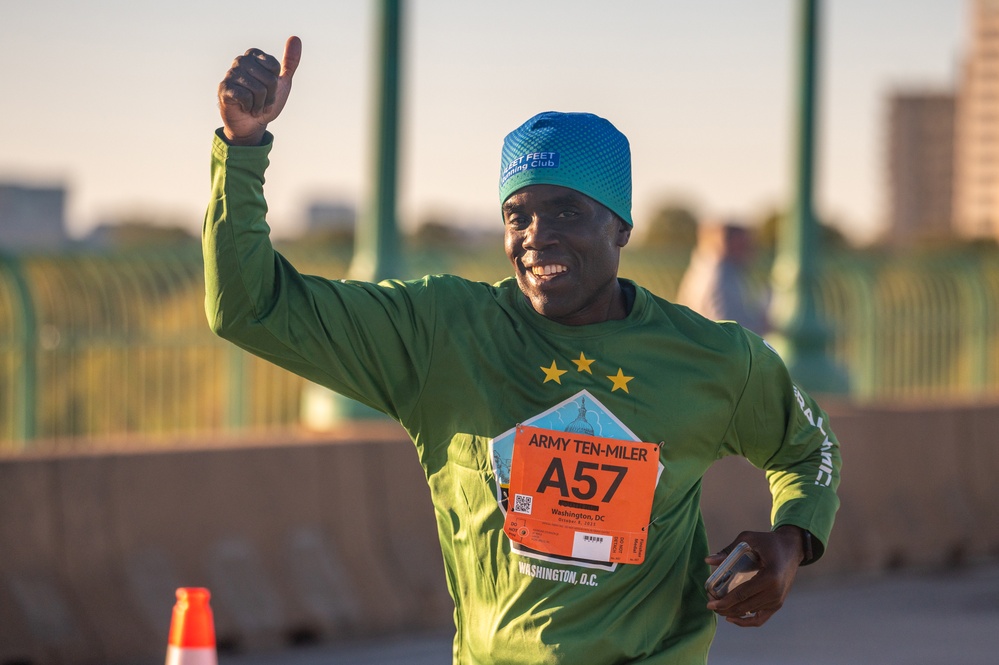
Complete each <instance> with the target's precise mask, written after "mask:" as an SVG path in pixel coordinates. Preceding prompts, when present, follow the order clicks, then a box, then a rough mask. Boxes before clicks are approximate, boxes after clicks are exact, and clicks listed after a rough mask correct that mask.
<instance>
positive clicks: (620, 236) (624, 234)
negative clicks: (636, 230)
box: [617, 218, 631, 247]
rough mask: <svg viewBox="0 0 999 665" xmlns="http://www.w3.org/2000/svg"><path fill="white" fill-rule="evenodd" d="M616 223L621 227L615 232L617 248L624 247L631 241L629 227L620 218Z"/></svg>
mask: <svg viewBox="0 0 999 665" xmlns="http://www.w3.org/2000/svg"><path fill="white" fill-rule="evenodd" d="M617 221H618V224H620V225H621V226H620V227H619V228H618V230H617V246H618V247H624V246H625V245H627V244H628V241H629V240H631V226H629V225H628V223H627V222H625V221H624V220H623V219H621V218H618V220H617Z"/></svg>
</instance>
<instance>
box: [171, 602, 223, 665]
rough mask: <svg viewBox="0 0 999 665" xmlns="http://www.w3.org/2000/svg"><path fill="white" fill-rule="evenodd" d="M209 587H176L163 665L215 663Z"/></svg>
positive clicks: (213, 629) (213, 624)
mask: <svg viewBox="0 0 999 665" xmlns="http://www.w3.org/2000/svg"><path fill="white" fill-rule="evenodd" d="M211 596H212V594H211V593H210V592H209V591H208V589H201V588H197V587H184V588H180V589H177V603H176V604H175V605H174V606H173V620H172V621H171V622H170V641H169V642H168V643H167V657H166V665H218V655H217V654H216V651H215V622H214V620H213V619H212V608H211V606H210V605H209V604H208V599H209V598H211Z"/></svg>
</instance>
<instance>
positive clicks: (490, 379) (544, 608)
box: [203, 138, 840, 665]
mask: <svg viewBox="0 0 999 665" xmlns="http://www.w3.org/2000/svg"><path fill="white" fill-rule="evenodd" d="M269 149H270V146H269V144H268V145H264V146H261V147H252V148H246V147H230V146H228V145H226V144H225V143H224V142H223V141H222V140H220V139H219V138H216V140H215V143H214V146H213V152H212V186H213V194H212V200H211V203H210V206H209V209H208V213H207V217H206V221H205V228H204V239H203V240H204V255H205V281H206V301H205V302H206V310H207V314H208V319H209V321H210V323H211V326H212V328H213V329H214V330H215V331H216V332H217V333H218V334H219V335H221V336H223V337H225V338H226V339H229V340H231V341H233V342H234V343H236V344H238V345H239V346H241V347H243V348H244V349H247V350H248V351H250V352H252V353H254V354H257V355H259V356H261V357H263V358H266V359H268V360H270V361H272V362H274V363H276V364H278V365H280V366H282V367H285V368H287V369H289V370H291V371H293V372H295V373H297V374H300V375H302V376H304V377H306V378H307V379H309V380H312V381H314V382H316V383H319V384H322V385H324V386H327V387H329V388H331V389H333V390H335V391H337V392H340V393H342V394H344V395H346V396H348V397H351V398H354V399H356V400H359V401H361V402H363V403H366V404H368V405H370V406H372V407H374V408H376V409H379V410H381V411H383V412H385V413H387V414H388V415H390V416H391V417H392V418H395V419H396V420H398V421H399V422H400V423H402V425H403V426H404V427H405V428H406V430H407V431H408V432H409V433H410V435H411V436H412V438H413V441H414V443H415V445H416V448H417V451H418V453H419V458H420V462H421V464H422V465H423V468H424V470H425V471H426V475H427V480H428V482H429V485H430V489H431V493H432V496H433V502H434V510H435V513H436V518H437V528H438V532H439V536H440V542H441V549H442V552H443V555H444V564H445V568H446V574H447V581H448V585H449V589H450V592H451V595H452V597H453V598H454V602H455V605H456V613H455V618H456V628H457V632H456V636H455V643H454V656H455V662H461V663H531V664H538V663H584V662H585V663H622V662H643V663H677V664H681V663H682V664H684V665H687V664H689V663H699V662H704V661H705V659H706V657H707V651H708V647H709V645H710V642H711V639H712V637H713V634H714V629H715V619H714V615H713V614H712V613H711V612H709V611H708V610H707V609H706V608H705V604H706V602H707V598H706V596H705V592H704V589H703V584H704V580H705V578H706V577H707V574H708V572H709V571H708V567H707V565H706V564H705V563H704V557H705V556H706V555H707V554H708V549H707V539H706V537H705V533H704V526H703V522H702V520H701V516H700V510H699V499H700V488H701V477H702V475H703V474H704V472H705V471H706V469H707V468H708V467H709V466H710V465H711V464H712V463H713V462H714V461H715V460H717V459H719V458H720V457H722V456H725V455H741V456H744V457H746V458H747V459H749V460H750V461H751V462H752V463H753V464H754V465H756V466H757V467H759V468H761V469H764V470H765V471H766V474H767V477H768V479H769V482H770V486H771V490H772V493H773V497H774V507H773V516H772V517H773V524H774V526H775V527H777V526H781V525H784V524H793V525H797V526H800V527H802V528H804V529H807V530H808V531H810V532H811V533H812V534H814V536H815V537H816V539H817V540H818V541H819V545H820V547H824V544H825V543H826V542H827V540H828V537H829V532H830V530H831V528H832V524H833V518H834V515H835V512H836V509H837V506H838V500H837V498H836V493H835V489H836V486H837V484H838V482H839V467H840V456H839V448H838V444H837V442H836V439H835V437H834V436H833V434H832V431H831V430H830V429H829V426H828V419H827V418H826V416H825V414H824V413H823V412H822V411H821V410H820V409H819V407H818V406H817V405H816V404H815V403H814V402H813V401H812V400H811V399H810V398H809V397H808V396H807V395H805V394H804V393H802V392H801V391H799V390H798V389H797V388H796V387H795V386H794V385H793V384H792V382H791V380H790V378H789V376H788V373H787V371H786V369H785V367H784V364H783V363H782V362H781V360H780V358H779V357H778V356H777V354H776V353H774V352H773V351H772V350H771V349H770V348H769V347H768V346H767V345H766V344H765V343H764V342H763V341H762V340H761V339H760V338H759V337H757V336H756V335H753V334H752V333H749V332H747V331H746V330H744V329H743V328H741V327H740V326H738V325H736V324H731V323H729V324H719V323H715V322H712V321H708V320H707V319H705V318H703V317H701V316H699V315H697V314H695V313H693V312H692V311H690V310H688V309H686V308H683V307H680V306H677V305H674V304H672V303H670V302H668V301H666V300H664V299H662V298H658V297H656V296H654V295H653V294H652V293H650V292H649V291H647V290H646V289H644V288H642V287H640V286H637V285H633V284H630V283H628V284H629V285H630V287H629V288H633V289H634V295H635V297H634V304H633V306H632V308H631V311H630V312H629V314H628V316H627V317H626V318H625V319H623V320H620V321H607V322H604V323H598V324H594V325H587V326H564V325H561V324H558V323H555V322H553V321H550V320H548V319H546V318H544V317H542V316H541V315H539V314H537V313H536V312H535V311H534V310H533V309H532V308H531V306H530V304H529V303H528V301H527V300H526V299H525V298H524V296H523V295H522V294H521V292H520V290H519V289H518V287H517V284H516V281H515V280H512V279H508V280H504V281H502V282H499V283H497V284H495V285H489V284H484V283H477V282H471V281H468V280H465V279H462V278H459V277H455V276H451V275H438V276H429V277H425V278H423V279H420V280H414V281H407V282H401V281H386V282H382V283H380V284H371V283H364V282H351V281H339V280H329V279H325V278H322V277H317V276H308V275H302V274H300V273H298V272H297V271H296V270H295V269H294V268H293V267H292V266H291V265H290V264H289V263H288V262H287V261H286V260H285V259H284V258H283V257H282V256H281V255H280V254H278V253H276V252H275V251H274V249H273V248H272V246H271V243H270V240H269V237H268V235H269V228H268V226H267V223H266V221H265V216H266V203H265V201H264V196H263V182H264V177H263V174H264V171H265V169H266V168H267V164H268V160H267V155H268V153H269ZM518 423H522V424H529V425H533V426H537V427H543V428H547V429H550V430H559V431H574V432H581V431H585V432H588V433H592V434H593V435H595V436H602V437H607V438H611V439H617V440H625V441H644V442H652V443H659V442H662V444H663V445H662V446H661V449H660V452H659V463H660V472H659V475H658V479H657V481H656V484H655V489H654V494H653V498H652V511H651V516H650V525H649V527H648V541H647V544H646V554H645V560H644V562H643V563H641V564H625V563H609V562H607V561H599V560H589V559H573V558H571V557H562V556H554V555H549V554H545V553H543V552H535V551H530V550H526V549H524V548H522V547H520V546H518V545H516V544H514V543H512V542H511V541H510V539H509V538H508V537H507V535H506V534H505V533H504V530H503V527H504V516H505V511H506V508H507V506H506V496H505V491H506V489H507V486H508V484H509V481H510V478H509V473H510V463H511V456H512V451H513V431H514V429H515V427H516V425H517V424H518ZM553 478H554V480H559V481H562V483H563V485H565V486H569V485H572V483H578V482H582V481H585V480H586V478H585V477H579V476H577V477H575V478H573V477H571V476H570V477H569V478H567V479H563V478H561V477H553ZM587 482H589V481H587ZM600 482H604V481H603V480H600ZM552 484H556V483H554V482H553V483H552ZM576 486H577V485H573V487H576Z"/></svg>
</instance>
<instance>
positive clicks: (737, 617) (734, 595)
mask: <svg viewBox="0 0 999 665" xmlns="http://www.w3.org/2000/svg"><path fill="white" fill-rule="evenodd" d="M741 541H745V542H746V543H748V544H749V546H750V547H752V548H753V550H755V551H756V553H757V554H758V555H759V557H760V572H758V573H757V574H756V575H755V576H754V577H753V578H752V579H750V580H747V581H746V582H745V583H743V584H740V585H739V586H737V587H735V588H734V589H732V590H731V591H730V592H729V593H728V595H726V596H725V597H724V598H721V599H718V600H714V599H711V600H710V602H708V609H709V610H711V611H713V612H717V613H718V614H719V615H721V616H723V617H725V620H726V621H728V622H730V623H734V624H735V625H737V626H762V625H763V624H765V623H766V622H767V620H768V619H770V617H772V616H773V615H774V614H776V612H777V610H779V609H780V608H781V607H782V606H783V605H784V600H785V599H786V598H787V594H788V592H790V591H791V585H792V584H793V583H794V578H795V576H796V575H797V573H798V566H799V565H801V560H802V557H803V551H802V533H801V529H800V528H798V527H796V526H790V525H788V526H782V527H779V528H778V529H777V530H776V531H770V532H761V531H743V532H742V533H740V534H739V536H738V537H737V538H736V539H735V540H734V541H732V543H731V544H730V545H729V546H728V547H726V548H725V549H723V550H722V551H721V552H719V553H717V554H712V555H711V556H709V557H708V558H707V559H706V561H707V562H708V563H709V564H710V565H712V566H717V565H718V564H720V563H721V562H722V561H724V560H725V557H726V556H728V553H729V552H731V551H732V549H733V548H735V546H736V545H737V544H738V543H739V542H741Z"/></svg>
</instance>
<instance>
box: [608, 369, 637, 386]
mask: <svg viewBox="0 0 999 665" xmlns="http://www.w3.org/2000/svg"><path fill="white" fill-rule="evenodd" d="M607 378H608V379H610V380H611V382H612V383H613V384H614V387H613V388H611V392H614V391H615V390H617V389H618V388H620V389H621V390H623V391H624V392H628V382H629V381H631V380H632V379H634V378H635V377H633V376H625V375H624V372H623V371H621V368H620V367H618V368H617V374H615V375H612V376H608V377H607Z"/></svg>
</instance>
